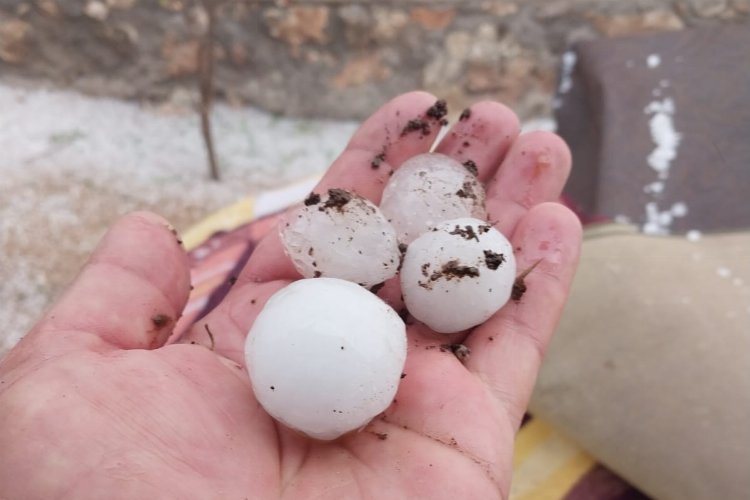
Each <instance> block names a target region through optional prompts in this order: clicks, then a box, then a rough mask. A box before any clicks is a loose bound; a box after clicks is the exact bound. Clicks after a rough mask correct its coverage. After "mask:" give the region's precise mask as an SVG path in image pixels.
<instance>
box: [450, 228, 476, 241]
mask: <svg viewBox="0 0 750 500" xmlns="http://www.w3.org/2000/svg"><path fill="white" fill-rule="evenodd" d="M448 234H453V235H456V236H460V237H462V238H463V239H465V240H477V241H479V236H477V233H475V232H474V228H473V227H471V226H469V225H466V226H464V227H463V228H461V226H459V225H458V224H456V228H455V229H454V230H453V231H451V232H450V233H448Z"/></svg>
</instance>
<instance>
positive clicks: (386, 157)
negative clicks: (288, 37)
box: [240, 92, 442, 282]
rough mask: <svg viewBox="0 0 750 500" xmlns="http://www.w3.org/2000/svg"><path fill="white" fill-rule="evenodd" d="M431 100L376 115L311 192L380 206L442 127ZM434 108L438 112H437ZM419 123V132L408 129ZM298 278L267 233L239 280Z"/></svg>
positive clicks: (397, 103)
mask: <svg viewBox="0 0 750 500" xmlns="http://www.w3.org/2000/svg"><path fill="white" fill-rule="evenodd" d="M436 103H437V99H436V98H435V96H433V95H431V94H428V93H426V92H410V93H408V94H403V95H400V96H398V97H396V98H394V99H393V100H391V101H390V102H388V103H387V104H385V105H384V106H383V107H381V108H380V109H379V110H377V111H376V112H375V114H373V115H372V116H371V117H370V118H368V119H367V121H365V123H364V124H362V126H361V127H360V128H359V130H357V132H355V134H354V136H352V138H351V140H350V141H349V143H348V144H347V146H346V149H345V150H344V152H343V153H341V155H340V156H339V157H338V158H337V159H336V160H335V161H334V162H333V164H332V165H331V167H330V168H329V169H328V171H327V172H326V174H325V176H324V177H323V178H322V179H321V181H320V182H319V183H318V185H317V187H316V188H315V189H314V191H315V192H318V193H320V192H325V191H326V190H327V189H330V188H341V189H346V190H348V191H352V192H355V193H357V194H359V195H360V196H363V197H365V198H367V199H369V200H371V201H372V202H373V203H375V204H378V203H380V197H381V195H382V193H383V188H384V187H385V184H386V182H387V181H388V178H389V176H390V174H391V173H392V172H393V171H394V169H396V168H398V167H399V166H400V165H401V164H402V163H403V162H404V161H405V160H407V159H408V158H410V157H412V156H414V155H417V154H420V153H425V152H427V151H429V149H430V147H431V146H432V143H433V142H434V140H435V138H436V137H437V134H438V132H439V130H440V128H441V127H442V125H441V119H442V118H437V116H440V114H441V112H438V111H431V110H433V109H434V108H435V107H436ZM438 107H439V106H438ZM420 120H421V122H420V123H424V124H425V126H424V127H422V128H415V127H413V126H410V123H411V124H414V123H417V122H418V121H420ZM299 277H300V275H299V273H298V272H297V271H296V269H295V268H294V265H293V264H292V262H291V260H290V259H289V258H288V257H287V256H286V254H285V253H284V251H283V246H282V244H281V240H280V237H279V234H278V232H277V231H272V232H271V233H269V235H268V236H267V237H266V239H265V240H264V241H263V242H261V244H260V245H258V247H257V248H256V249H255V251H254V252H253V255H252V257H251V258H250V260H249V262H248V263H247V265H246V266H245V269H244V270H243V271H242V272H241V273H240V279H244V280H249V281H256V282H262V281H270V280H278V279H298V278H299Z"/></svg>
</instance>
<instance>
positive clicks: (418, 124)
mask: <svg viewBox="0 0 750 500" xmlns="http://www.w3.org/2000/svg"><path fill="white" fill-rule="evenodd" d="M417 131H420V132H422V135H423V136H425V135H430V131H431V129H430V124H429V123H427V121H426V120H423V119H422V118H414V119H412V120H409V121H408V122H407V123H406V126H405V127H404V130H402V131H401V137H403V136H405V135H407V134H409V133H411V132H417Z"/></svg>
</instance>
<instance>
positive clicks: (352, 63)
mask: <svg viewBox="0 0 750 500" xmlns="http://www.w3.org/2000/svg"><path fill="white" fill-rule="evenodd" d="M390 76H391V69H390V68H388V67H387V66H385V65H384V64H383V61H382V60H381V56H380V54H379V53H377V52H370V53H367V54H363V55H359V56H354V57H353V58H352V59H350V60H349V61H348V62H347V63H346V65H345V66H344V67H343V68H342V69H341V71H340V72H339V73H338V74H337V75H336V76H334V77H333V86H334V87H335V88H337V89H345V88H349V87H359V86H361V85H364V84H366V83H370V82H378V81H383V80H387V79H388V78H389V77H390Z"/></svg>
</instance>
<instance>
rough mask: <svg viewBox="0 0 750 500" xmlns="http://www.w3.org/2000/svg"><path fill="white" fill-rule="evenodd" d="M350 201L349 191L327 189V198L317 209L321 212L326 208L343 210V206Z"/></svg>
mask: <svg viewBox="0 0 750 500" xmlns="http://www.w3.org/2000/svg"><path fill="white" fill-rule="evenodd" d="M350 201H352V194H351V193H350V192H349V191H346V190H344V189H338V188H334V189H329V190H328V199H327V200H326V201H325V203H323V206H321V207H320V208H319V210H320V211H321V212H322V211H324V210H326V209H328V208H333V209H335V210H338V211H339V212H343V211H344V206H345V205H346V204H347V203H349V202H350Z"/></svg>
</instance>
